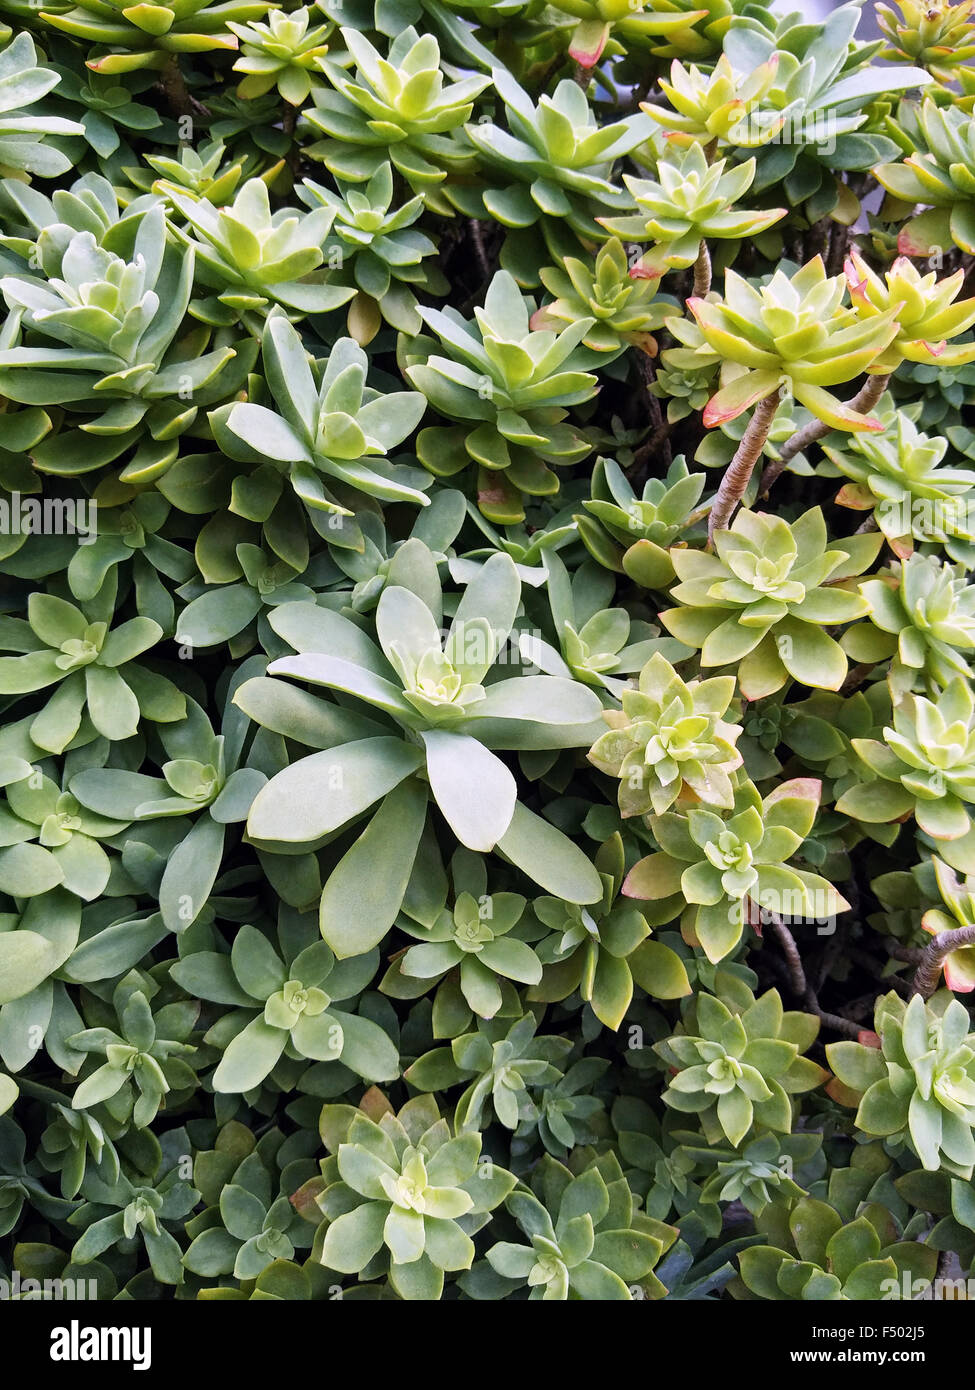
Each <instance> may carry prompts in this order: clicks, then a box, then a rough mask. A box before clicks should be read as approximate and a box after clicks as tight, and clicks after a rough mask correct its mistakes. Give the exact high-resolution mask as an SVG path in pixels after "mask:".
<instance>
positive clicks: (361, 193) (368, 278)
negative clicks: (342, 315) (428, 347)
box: [299, 164, 449, 345]
mask: <svg viewBox="0 0 975 1390" xmlns="http://www.w3.org/2000/svg"><path fill="white" fill-rule="evenodd" d="M338 186H339V191H338V193H332V192H330V190H329V189H327V188H323V187H322V186H321V184H317V183H314V182H312V180H311V179H305V180H304V181H303V191H301V190H299V196H300V197H301V198H302V200H303V201H304V202H306V203H308V205H309V206H310V207H315V206H316V205H321V206H324V207H329V208H332V209H333V211H334V213H335V220H334V222H333V223H332V228H331V232H330V233H329V236H328V239H327V240H326V242H325V259H326V262H327V263H328V264H329V265H332V264H333V263H334V262H335V261H336V260H338V261H339V264H340V265H341V267H342V271H343V274H344V276H345V277H349V276H351V278H352V280H353V282H354V284H355V286H356V289H357V290H358V295H357V297H356V299H354V300H353V301H352V303H351V305H350V308H349V332H350V333H352V335H353V336H354V337H355V338H356V339H357V340H358V341H359V342H360V343H362V344H363V345H364V344H365V343H367V342H369V341H370V340H371V339H372V338H373V337H374V336H375V334H376V333H377V332H378V331H379V327H380V323H381V320H383V319H384V320H385V321H386V322H387V323H389V324H390V325H391V326H392V327H393V328H396V329H398V330H399V331H400V332H401V333H409V334H413V335H415V334H417V333H419V332H420V330H421V327H422V323H421V319H420V315H419V313H418V312H417V310H418V305H417V298H416V294H415V293H414V290H413V289H412V288H411V286H417V287H418V288H422V289H424V290H426V291H427V292H428V293H430V294H436V295H442V294H446V293H447V290H448V289H449V285H448V283H447V280H446V279H445V278H444V275H443V272H442V271H441V270H440V269H439V267H437V266H435V265H423V264H422V262H423V260H424V258H426V257H431V256H433V255H434V253H435V252H436V249H437V247H436V243H435V242H434V241H433V240H431V238H430V237H428V236H427V235H426V234H425V233H424V232H421V231H419V230H418V229H417V228H415V227H414V226H413V223H414V222H416V221H417V219H418V218H419V217H420V216H422V213H423V206H424V204H423V197H422V195H418V196H417V197H415V198H410V199H408V200H407V201H406V202H405V203H403V204H402V206H401V207H397V208H394V209H393V210H392V211H390V204H391V203H392V201H393V172H392V169H391V167H390V165H389V164H381V165H380V166H379V168H378V169H377V170H376V172H375V173H374V174H373V175H372V177H371V178H370V179H369V180H368V182H367V183H366V184H365V186H363V185H362V184H361V183H358V184H348V183H343V182H341V181H340V182H339V185H338ZM341 278H342V277H336V283H338V282H339V280H340V279H341ZM380 316H381V317H380Z"/></svg>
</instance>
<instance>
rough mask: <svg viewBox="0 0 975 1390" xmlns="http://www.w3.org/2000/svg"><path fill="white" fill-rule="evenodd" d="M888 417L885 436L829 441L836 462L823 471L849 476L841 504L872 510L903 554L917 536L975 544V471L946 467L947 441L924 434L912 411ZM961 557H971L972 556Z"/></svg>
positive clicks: (894, 547) (898, 552) (830, 454)
mask: <svg viewBox="0 0 975 1390" xmlns="http://www.w3.org/2000/svg"><path fill="white" fill-rule="evenodd" d="M888 399H889V398H888ZM882 419H883V425H884V429H883V432H882V433H877V434H858V435H849V434H848V435H844V436H842V437H835V436H834V437H833V439H832V440H831V439H830V438H827V439H825V440H824V441H823V446H822V447H823V452H824V453H825V455H826V457H827V459H828V460H829V462H828V463H826V464H820V465H819V471H820V472H821V473H824V474H826V475H827V476H836V474H842V475H844V476H845V477H847V478H849V479H850V482H849V483H846V484H845V485H844V486H843V487H842V488H841V489H840V491H839V492H838V493H837V495H836V501H837V502H838V503H839V504H840V506H845V507H853V508H855V509H857V510H858V511H869V510H872V511H873V514H874V518H875V520H876V522H877V525H878V527H879V528H880V531H881V532H882V533H883V535H884V536H885V537H886V539H887V541H888V542H889V543H890V547H891V549H892V550H893V551H894V553H895V554H896V555H899V556H900V557H901V558H903V557H904V556H906V555H909V554H910V553H911V551H912V550H913V548H914V542H915V541H921V542H928V543H929V544H930V543H934V544H936V545H942V546H944V547H945V548H946V549H947V550H948V552H949V554H951V551H952V549H953V548H955V547H957V546H958V545H959V544H961V545H963V546H965V545H966V543H970V542H972V541H975V528H973V524H972V508H971V506H970V503H969V495H970V494H971V492H972V489H973V488H975V470H973V469H971V468H965V467H959V466H949V467H945V466H944V465H943V462H942V461H943V459H944V457H945V453H946V451H947V448H948V441H947V439H945V438H944V437H941V438H935V437H932V436H930V435H927V434H923V433H921V431H920V430H919V429H918V428H917V426H916V424H915V423H914V421H913V419H912V418H911V416H910V415H909V414H908V413H907V412H906V411H904V410H895V409H892V408H890V409H885V410H883V413H882ZM967 549H970V545H967ZM955 558H957V559H959V560H962V559H966V558H967V553H966V554H961V553H959V554H958V555H957V557H955Z"/></svg>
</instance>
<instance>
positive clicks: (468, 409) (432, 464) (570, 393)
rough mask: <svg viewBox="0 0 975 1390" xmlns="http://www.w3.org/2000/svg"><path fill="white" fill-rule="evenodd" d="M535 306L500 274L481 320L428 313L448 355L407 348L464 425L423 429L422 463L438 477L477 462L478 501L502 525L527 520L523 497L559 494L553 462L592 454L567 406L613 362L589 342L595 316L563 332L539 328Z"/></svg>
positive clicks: (412, 368) (423, 345) (415, 380)
mask: <svg viewBox="0 0 975 1390" xmlns="http://www.w3.org/2000/svg"><path fill="white" fill-rule="evenodd" d="M530 302H531V301H528V302H526V301H525V299H524V297H523V296H522V293H521V291H520V290H519V288H518V285H517V283H516V281H515V280H514V278H513V276H511V275H509V274H508V272H507V271H504V270H499V271H498V272H497V273H496V274H495V276H494V278H493V279H492V280H491V283H490V285H489V286H488V289H487V294H486V295H485V299H484V308H483V309H480V308H478V309H475V310H474V319H475V322H474V323H471V322H470V321H469V320H467V319H464V318H462V317H461V315H460V314H459V313H458V312H457V310H456V309H452V308H449V307H448V308H446V309H443V310H440V309H428V308H423V309H422V310H421V317H422V318H423V320H424V322H425V323H427V324H428V325H429V326H430V327H431V328H432V329H433V331H434V332H435V333H436V334H437V336H438V337H439V338H440V340H441V343H442V345H443V348H444V350H445V352H446V354H447V355H442V354H441V353H440V352H438V351H437V350H436V349H437V345H436V344H435V343H434V342H433V341H432V340H431V339H428V338H420V339H419V340H417V341H416V342H410V343H404V344H402V345H401V356H402V358H403V362H404V373H405V375H406V376H407V378H408V379H409V381H410V382H411V384H412V385H413V386H415V387H416V388H417V389H418V390H419V391H422V392H423V394H424V396H426V398H427V400H428V401H429V402H430V404H431V405H432V406H433V407H434V409H435V410H437V411H438V412H439V413H440V414H441V415H443V416H445V417H446V418H447V419H448V420H456V421H458V422H461V423H460V424H458V425H455V426H453V427H431V428H429V429H425V430H421V432H420V434H419V436H418V438H417V453H418V455H419V457H420V460H421V462H422V463H423V464H424V465H425V466H426V467H427V468H428V469H429V470H430V472H431V473H433V474H434V475H435V476H436V477H450V476H452V475H453V474H455V473H459V472H460V471H461V470H462V469H465V468H467V467H469V466H470V465H471V464H472V463H474V464H477V465H478V475H477V488H478V505H479V506H480V508H481V511H482V512H483V513H484V515H485V516H486V517H487V518H488V520H489V521H493V522H495V523H499V524H501V525H510V524H513V523H516V522H519V521H523V520H524V516H525V512H524V504H523V500H522V493H527V494H528V495H529V496H531V497H550V496H553V495H554V494H555V493H557V492H558V490H559V479H558V476H557V474H556V473H554V472H553V471H552V469H551V468H549V467H548V465H549V464H550V463H554V464H570V463H577V462H578V461H579V460H580V459H582V458H585V456H586V455H587V454H588V453H589V452H590V449H591V445H590V444H589V441H588V440H587V439H586V438H585V437H584V436H583V435H582V434H581V433H580V432H579V431H577V430H575V429H573V428H572V426H571V425H569V424H567V423H566V422H565V417H566V414H567V410H566V407H567V406H572V405H580V404H582V403H583V402H584V401H588V400H591V399H592V397H593V396H594V394H595V391H596V377H595V375H594V373H593V372H592V371H591V370H590V368H592V367H594V366H596V364H597V363H598V362H600V361H605V357H606V354H605V353H596V352H592V351H591V350H590V349H589V348H586V347H583V346H582V340H583V338H584V337H585V336H586V334H587V332H588V330H589V329H590V327H591V326H592V323H593V320H592V319H589V318H584V319H577V320H576V321H575V322H574V323H571V324H568V325H567V326H566V327H565V328H563V329H562V331H561V332H559V333H555V332H553V331H551V330H550V329H537V330H535V331H532V330H531V327H530V313H531V310H530V309H529V303H530ZM532 307H534V306H532ZM475 421H476V422H478V423H476V424H475V423H473V422H475ZM472 424H473V428H472Z"/></svg>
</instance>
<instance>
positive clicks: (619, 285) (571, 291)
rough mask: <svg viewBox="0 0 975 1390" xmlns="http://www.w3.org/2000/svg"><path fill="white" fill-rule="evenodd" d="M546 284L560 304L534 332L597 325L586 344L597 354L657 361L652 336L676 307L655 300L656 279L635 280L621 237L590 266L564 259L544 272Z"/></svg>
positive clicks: (540, 315) (543, 314) (542, 314)
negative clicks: (632, 353)
mask: <svg viewBox="0 0 975 1390" xmlns="http://www.w3.org/2000/svg"><path fill="white" fill-rule="evenodd" d="M540 275H541V280H542V284H543V285H544V286H545V288H546V289H547V290H548V292H549V294H554V295H555V296H556V298H555V299H554V300H552V302H551V303H549V304H544V305H543V306H542V308H541V309H538V310H536V311H535V313H534V314H533V315H532V319H531V326H532V328H554V329H556V330H557V329H559V328H560V327H561V326H562V325H563V324H567V323H574V322H575V321H576V320H577V319H581V318H590V319H593V320H595V322H594V323H593V324H592V326H591V327H590V329H589V331H588V333H587V334H586V336H585V337H584V338H583V340H582V341H583V344H584V345H585V346H586V347H588V348H592V349H593V351H594V352H618V351H619V349H620V347H622V346H633V347H638V348H640V349H641V351H643V352H645V353H646V354H647V355H648V356H649V357H654V356H656V352H657V342H656V339H655V338H654V336H653V330H654V329H656V328H660V327H661V325H662V324H663V322H664V319H665V318H666V316H667V314H668V313H670V312H671V311H672V305H670V304H667V303H665V302H664V301H662V300H661V301H658V300H657V299H656V297H655V296H656V293H657V282H656V279H655V278H653V277H646V276H642V275H638V274H634V272H633V270H632V269H631V268H630V263H629V261H628V260H627V256H626V250H625V248H624V246H623V243H622V242H621V241H620V239H619V237H610V239H609V241H607V242H606V243H605V244H604V245H603V246H601V247H600V248H599V250H598V251H597V253H596V257H595V260H594V261H592V262H587V261H581V260H579V259H578V257H576V256H565V257H564V258H563V260H562V263H561V265H559V266H547V267H546V268H545V269H544V270H542V271H540Z"/></svg>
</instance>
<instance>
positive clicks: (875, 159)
mask: <svg viewBox="0 0 975 1390" xmlns="http://www.w3.org/2000/svg"><path fill="white" fill-rule="evenodd" d="M860 14H861V11H860V7H859V5H855V4H847V5H842V6H839V7H838V8H837V9H835V10H833V12H832V13H831V14H830V15H829V16H828V17H827V18H826V19H825V20H824V21H823V22H822V23H816V22H812V23H809V22H807V20H806V17H805V16H804V15H803V14H802V13H801V12H800V11H793V12H792V13H790V14H784V15H781V16H780V15H777V14H772V13H771V12H770V11H768V10H765V11H763V12H762V13H761V14H758V13H755V14H750V15H744V14H737V15H736V16H735V19H734V22H733V23H732V24H731V25H730V26H729V27H728V30H727V32H726V33H725V35H724V42H723V45H722V47H723V50H724V53H725V54H726V55H727V57H728V59H729V60H730V62H731V65H732V67H733V68H734V69H735V70H736V71H737V72H743V73H750V72H753V71H754V70H755V69H756V68H759V67H761V66H762V65H763V64H765V63H767V62H769V60H770V59H771V58H772V57H773V56H777V58H778V62H777V64H776V68H775V76H774V80H773V82H772V85H771V86H770V88H769V90H768V91H767V92H766V94H765V96H764V98H763V102H762V105H763V108H764V109H765V110H771V111H775V112H777V113H779V114H780V115H781V116H783V117H785V124H784V126H783V129H782V130H781V131H780V132H779V133H778V135H777V136H776V139H775V140H774V141H772V142H770V143H769V144H767V145H765V146H763V148H762V149H760V150H759V151H758V154H757V172H756V175H755V184H754V187H755V189H756V190H762V189H765V188H769V187H771V186H772V185H773V184H778V183H782V184H783V186H784V188H785V191H786V193H787V195H788V197H789V200H790V203H792V204H795V203H798V202H805V203H807V205H808V208H809V215H810V216H811V217H813V218H816V217H822V216H824V215H825V214H826V213H829V212H832V211H833V209H834V208H835V207H836V204H837V201H838V200H839V199H840V198H841V197H842V198H845V197H846V196H847V195H845V194H842V193H841V188H842V185H841V183H840V182H839V181H838V180H837V178H836V174H835V171H836V170H864V169H871V168H872V167H873V166H874V165H876V164H878V163H879V162H880V161H881V160H884V159H892V158H893V157H894V155H895V150H896V145H895V142H894V141H893V140H891V139H889V138H888V136H886V135H884V134H881V133H880V132H879V131H878V129H877V124H878V123H877V122H876V120H875V119H872V112H871V103H872V102H873V101H874V100H875V99H878V98H880V99H882V98H883V97H885V96H887V95H889V94H890V93H893V92H899V91H904V90H906V89H908V88H912V87H923V86H925V85H926V84H928V83H930V81H931V78H930V76H929V75H928V74H927V73H926V72H925V71H924V70H923V69H922V68H918V67H914V66H913V65H907V64H900V63H890V64H888V63H884V64H883V65H880V66H872V65H871V62H870V59H871V58H872V57H873V56H874V55H875V54H876V53H877V51H878V49H879V48H880V47H881V46H882V43H881V41H880V40H876V41H874V42H873V43H859V42H857V41H856V40H855V39H854V35H855V33H856V29H857V25H858V23H859V21H860ZM853 215H854V216H855V215H856V214H855V210H854V213H853Z"/></svg>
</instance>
